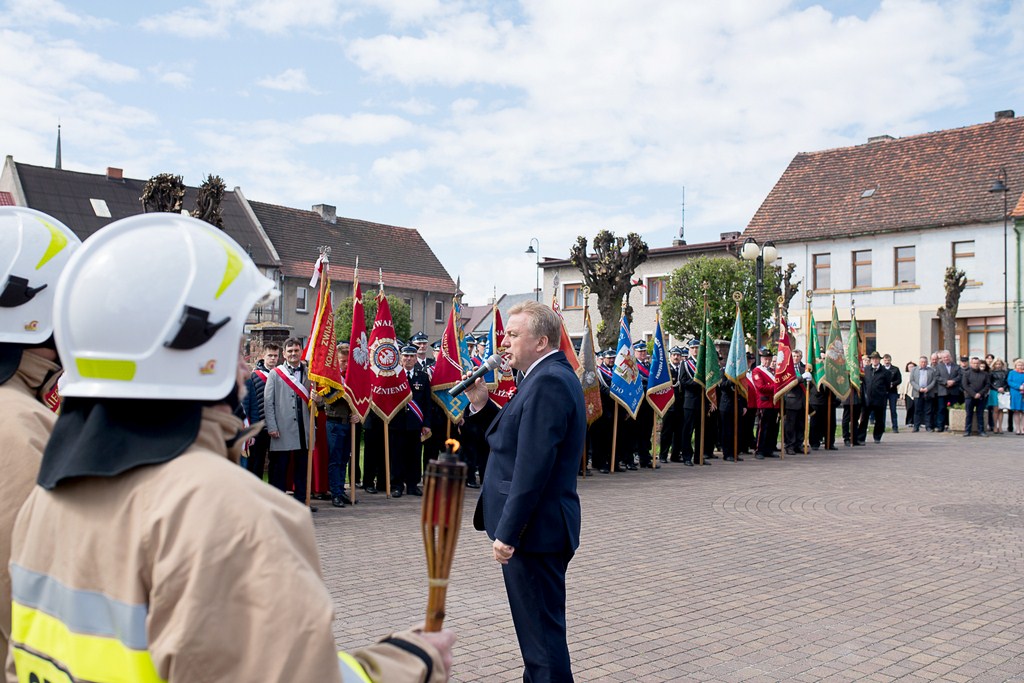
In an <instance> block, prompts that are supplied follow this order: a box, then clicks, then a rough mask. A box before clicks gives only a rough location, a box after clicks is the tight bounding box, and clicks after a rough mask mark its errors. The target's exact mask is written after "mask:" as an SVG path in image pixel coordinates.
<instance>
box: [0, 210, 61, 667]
mask: <svg viewBox="0 0 1024 683" xmlns="http://www.w3.org/2000/svg"><path fill="white" fill-rule="evenodd" d="M79 245H81V241H80V240H79V239H78V237H76V236H75V233H73V232H71V230H70V229H69V228H68V227H67V226H65V225H63V224H62V223H60V222H59V221H57V220H54V219H53V218H51V217H50V216H47V215H45V214H42V213H39V212H38V211H33V210H32V209H25V208H20V207H18V208H15V207H6V206H5V207H0V282H2V283H4V285H3V289H2V290H0V439H3V448H0V473H2V474H0V662H2V661H3V660H4V659H5V658H6V656H7V642H8V640H9V638H10V635H11V584H10V577H9V575H8V573H7V560H8V558H9V557H10V550H11V529H12V527H13V526H14V517H15V515H17V513H18V508H19V507H21V504H22V503H23V502H24V501H25V498H27V497H28V494H29V492H30V491H32V487H33V486H34V485H35V483H36V475H37V474H38V473H39V463H40V461H41V460H42V459H43V447H44V446H45V444H46V440H47V439H48V438H49V436H50V432H51V431H52V430H53V424H54V422H55V421H56V419H57V416H56V411H57V410H58V408H59V402H60V399H59V397H58V396H57V378H58V377H60V372H61V367H60V359H59V358H58V357H57V350H56V347H55V346H54V343H53V293H54V291H55V290H56V289H57V278H58V276H59V275H60V273H61V271H62V270H63V269H64V266H65V265H66V264H67V262H68V259H69V258H70V257H71V254H72V253H74V251H75V250H76V249H78V247H79Z"/></svg>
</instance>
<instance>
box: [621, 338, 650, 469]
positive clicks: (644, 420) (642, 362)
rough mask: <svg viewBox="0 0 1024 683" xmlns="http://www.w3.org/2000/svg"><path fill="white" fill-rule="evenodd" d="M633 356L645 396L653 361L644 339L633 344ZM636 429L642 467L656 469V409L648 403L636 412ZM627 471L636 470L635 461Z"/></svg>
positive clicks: (637, 448) (628, 464)
mask: <svg viewBox="0 0 1024 683" xmlns="http://www.w3.org/2000/svg"><path fill="white" fill-rule="evenodd" d="M633 355H634V356H636V367H637V370H639V371H640V381H641V383H642V384H643V391H644V395H646V393H647V380H648V379H650V376H651V359H650V356H649V355H648V353H647V342H646V341H645V340H643V339H641V340H638V341H635V342H633ZM635 427H636V429H635V431H634V432H633V444H634V445H633V449H634V450H635V451H636V454H637V456H638V458H639V461H640V467H648V468H650V467H654V464H653V463H652V462H651V435H652V434H653V433H654V408H651V404H650V403H648V402H647V401H640V407H639V408H638V409H637V411H636V425H635ZM626 469H634V470H635V469H636V467H635V466H634V465H633V459H632V458H629V460H628V461H627V462H626Z"/></svg>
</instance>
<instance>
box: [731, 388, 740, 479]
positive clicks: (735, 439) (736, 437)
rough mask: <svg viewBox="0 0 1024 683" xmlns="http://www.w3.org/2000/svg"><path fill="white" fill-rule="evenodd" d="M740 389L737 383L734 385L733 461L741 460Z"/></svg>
mask: <svg viewBox="0 0 1024 683" xmlns="http://www.w3.org/2000/svg"><path fill="white" fill-rule="evenodd" d="M739 413H740V391H739V388H738V387H737V386H736V384H735V383H733V385H732V457H733V462H739V461H740V444H739V432H740V418H739Z"/></svg>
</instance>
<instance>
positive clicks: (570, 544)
mask: <svg viewBox="0 0 1024 683" xmlns="http://www.w3.org/2000/svg"><path fill="white" fill-rule="evenodd" d="M586 414H587V413H586V408H585V407H584V404H583V388H582V386H581V385H580V380H579V378H578V377H577V376H576V373H575V372H573V370H572V367H571V366H570V365H569V362H568V361H567V360H566V359H565V354H563V353H562V352H561V351H558V352H556V353H554V354H552V355H550V356H548V357H547V358H545V359H544V360H542V361H541V362H540V363H538V364H537V366H536V367H535V368H533V370H532V371H531V372H530V374H529V375H527V376H526V377H525V378H524V379H523V380H522V381H520V383H519V387H518V389H517V390H516V394H515V396H514V397H513V398H512V399H511V400H510V401H509V402H508V403H507V404H506V405H505V407H504V408H502V409H501V410H500V411H499V410H498V408H497V406H495V405H494V403H491V402H489V403H488V404H487V406H486V407H484V408H483V409H482V410H481V411H480V412H478V413H476V414H475V415H470V416H469V419H468V420H467V422H472V421H476V422H480V421H483V422H484V423H487V422H490V426H489V427H488V428H487V431H486V438H487V443H488V445H489V446H490V451H491V453H490V458H489V459H488V461H487V471H486V473H485V474H484V483H483V486H482V487H481V490H480V499H479V500H478V501H477V521H478V520H479V517H480V513H481V512H482V516H483V527H484V529H485V530H486V531H487V535H488V536H489V537H490V538H491V539H500V540H501V541H502V542H504V543H507V544H509V545H511V546H513V547H514V548H516V549H517V550H522V551H523V552H542V553H543V552H562V551H565V550H570V549H571V550H572V551H573V552H575V550H576V548H577V547H579V543H580V499H579V496H578V495H577V494H576V473H577V471H578V470H579V467H580V458H581V457H582V456H583V442H584V438H585V436H586V432H587V418H586ZM478 528H479V527H478Z"/></svg>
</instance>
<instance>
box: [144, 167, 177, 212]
mask: <svg viewBox="0 0 1024 683" xmlns="http://www.w3.org/2000/svg"><path fill="white" fill-rule="evenodd" d="M184 198H185V182H184V181H183V180H182V179H181V176H180V175H174V174H173V173H159V174H157V175H155V176H153V177H152V178H150V179H149V180H148V181H147V182H146V187H144V188H143V190H142V197H140V199H141V200H142V209H143V211H145V212H146V213H149V212H151V211H162V212H165V213H181V202H182V200H183V199H184Z"/></svg>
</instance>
